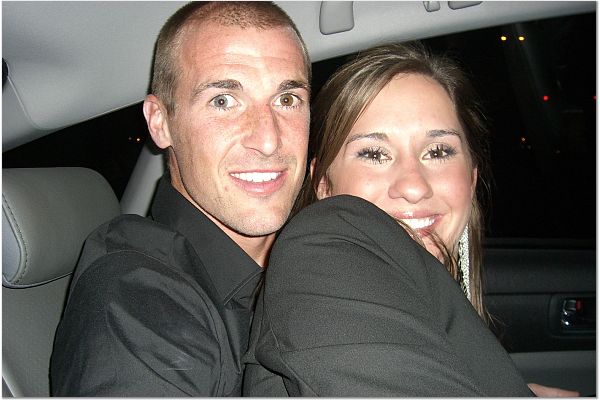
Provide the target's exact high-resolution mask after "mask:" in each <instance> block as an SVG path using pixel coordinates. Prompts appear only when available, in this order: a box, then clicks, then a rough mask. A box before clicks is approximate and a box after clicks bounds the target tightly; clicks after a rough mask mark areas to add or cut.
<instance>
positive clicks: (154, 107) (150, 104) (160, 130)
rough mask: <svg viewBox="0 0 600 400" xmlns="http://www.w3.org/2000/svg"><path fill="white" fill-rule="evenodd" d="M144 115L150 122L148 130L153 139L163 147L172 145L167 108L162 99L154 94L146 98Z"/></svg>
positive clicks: (148, 122)
mask: <svg viewBox="0 0 600 400" xmlns="http://www.w3.org/2000/svg"><path fill="white" fill-rule="evenodd" d="M143 110H144V117H146V122H147V124H148V131H149V132H150V136H152V140H153V141H154V143H156V145H157V146H158V147H159V148H161V149H166V148H167V147H169V146H171V145H172V142H171V134H170V132H169V125H168V123H167V115H166V110H165V108H164V107H163V105H162V103H161V101H160V100H159V99H158V98H157V97H156V96H155V95H153V94H149V95H148V96H146V99H144V107H143Z"/></svg>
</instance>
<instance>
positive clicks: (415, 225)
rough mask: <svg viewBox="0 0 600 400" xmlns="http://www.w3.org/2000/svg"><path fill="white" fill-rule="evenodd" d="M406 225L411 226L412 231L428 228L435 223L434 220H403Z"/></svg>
mask: <svg viewBox="0 0 600 400" xmlns="http://www.w3.org/2000/svg"><path fill="white" fill-rule="evenodd" d="M401 221H402V222H404V223H405V224H406V225H408V226H410V227H411V228H412V229H423V228H425V227H428V226H430V225H432V224H433V223H434V219H433V218H419V219H416V218H415V219H413V218H411V219H403V220H401Z"/></svg>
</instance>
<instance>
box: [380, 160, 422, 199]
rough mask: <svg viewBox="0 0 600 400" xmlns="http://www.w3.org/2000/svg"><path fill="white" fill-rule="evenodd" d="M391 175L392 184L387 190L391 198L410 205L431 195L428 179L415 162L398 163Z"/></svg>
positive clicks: (420, 166) (419, 165)
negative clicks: (402, 200) (404, 201)
mask: <svg viewBox="0 0 600 400" xmlns="http://www.w3.org/2000/svg"><path fill="white" fill-rule="evenodd" d="M392 173H393V177H392V182H391V184H390V187H389V189H388V194H389V196H390V197H391V198H393V199H396V198H403V199H404V200H406V201H407V202H409V203H411V204H416V203H418V202H419V201H421V200H424V199H427V198H430V197H431V196H432V195H433V189H432V187H431V183H430V181H429V177H428V175H427V174H426V172H425V171H424V170H423V166H422V165H421V164H420V163H419V162H418V161H417V160H410V161H406V162H402V163H399V164H398V165H397V166H396V167H395V168H394V169H393V171H392Z"/></svg>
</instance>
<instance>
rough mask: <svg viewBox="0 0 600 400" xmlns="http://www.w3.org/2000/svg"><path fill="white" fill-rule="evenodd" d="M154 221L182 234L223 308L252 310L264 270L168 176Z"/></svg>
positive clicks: (163, 180) (160, 188)
mask: <svg viewBox="0 0 600 400" xmlns="http://www.w3.org/2000/svg"><path fill="white" fill-rule="evenodd" d="M152 218H153V219H154V220H155V221H157V222H160V223H162V224H164V225H167V226H169V227H170V228H171V229H173V230H175V231H177V232H179V233H181V234H182V235H183V236H185V238H186V239H187V240H188V241H189V242H190V243H191V245H192V246H193V247H194V250H195V251H196V253H197V254H198V257H200V259H201V260H202V263H203V264H204V268H205V269H206V271H207V272H208V274H209V275H210V277H211V279H212V281H213V284H214V286H215V287H216V289H217V291H218V293H219V295H220V296H221V300H222V301H223V304H226V303H228V302H229V301H230V300H232V299H234V300H235V301H236V302H238V303H240V304H242V305H245V306H248V307H249V306H251V302H252V299H253V298H254V294H255V290H256V286H257V284H258V282H259V280H260V276H261V274H262V268H261V267H260V266H259V265H258V264H257V263H256V262H255V261H254V260H253V259H252V258H251V257H250V256H249V255H248V254H247V253H246V252H245V251H244V250H242V248H241V247H239V246H238V245H237V244H236V243H235V242H234V241H233V240H232V239H231V238H230V237H229V236H227V234H225V232H223V231H222V230H221V228H219V227H218V226H217V225H215V223H214V222H212V221H211V220H210V219H209V218H208V217H207V216H206V215H204V213H202V211H200V210H198V209H197V208H196V207H195V206H194V205H193V204H191V203H190V202H189V201H188V200H187V199H186V198H185V197H183V195H182V194H181V193H179V192H178V191H177V190H176V189H175V188H174V187H173V186H172V185H171V181H170V178H169V174H168V172H167V173H165V175H164V176H163V177H162V178H161V179H160V181H159V184H158V188H157V191H156V195H155V197H154V201H153V203H152Z"/></svg>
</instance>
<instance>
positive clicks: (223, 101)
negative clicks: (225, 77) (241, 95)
mask: <svg viewBox="0 0 600 400" xmlns="http://www.w3.org/2000/svg"><path fill="white" fill-rule="evenodd" d="M210 104H211V105H212V106H213V107H216V108H221V109H227V108H231V107H234V106H235V105H236V104H237V102H236V101H235V99H234V98H233V96H231V95H229V94H220V95H218V96H216V97H214V98H213V99H212V100H211V101H210Z"/></svg>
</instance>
